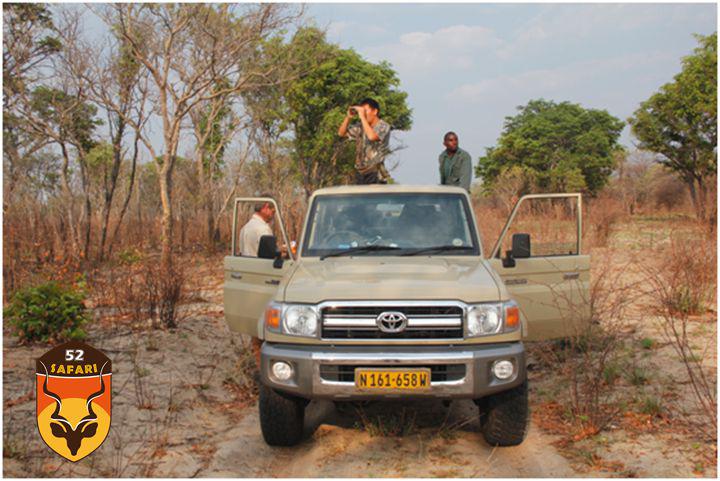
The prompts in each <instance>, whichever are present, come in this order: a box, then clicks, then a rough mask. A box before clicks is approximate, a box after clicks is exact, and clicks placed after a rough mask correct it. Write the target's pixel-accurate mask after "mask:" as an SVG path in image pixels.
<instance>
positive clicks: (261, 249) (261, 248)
mask: <svg viewBox="0 0 720 481" xmlns="http://www.w3.org/2000/svg"><path fill="white" fill-rule="evenodd" d="M257 255H258V257H259V258H261V259H275V258H276V257H277V241H276V240H275V236H274V235H264V236H262V237H260V244H259V245H258V252H257Z"/></svg>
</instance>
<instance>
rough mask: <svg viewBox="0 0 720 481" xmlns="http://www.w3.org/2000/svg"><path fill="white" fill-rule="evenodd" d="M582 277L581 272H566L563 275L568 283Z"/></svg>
mask: <svg viewBox="0 0 720 481" xmlns="http://www.w3.org/2000/svg"><path fill="white" fill-rule="evenodd" d="M579 277H580V273H579V272H566V273H565V274H563V279H564V280H566V281H569V280H572V279H578V278H579Z"/></svg>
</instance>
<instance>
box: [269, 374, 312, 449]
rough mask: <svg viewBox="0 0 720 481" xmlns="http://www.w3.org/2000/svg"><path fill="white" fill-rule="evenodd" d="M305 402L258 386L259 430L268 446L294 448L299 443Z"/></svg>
mask: <svg viewBox="0 0 720 481" xmlns="http://www.w3.org/2000/svg"><path fill="white" fill-rule="evenodd" d="M305 404H306V403H305V400H304V399H299V398H296V397H293V396H290V395H287V394H280V393H278V392H276V391H275V390H273V389H271V388H269V387H267V386H265V385H261V386H260V401H259V403H258V405H259V407H260V428H261V430H262V434H263V438H265V442H266V443H268V444H269V445H270V446H294V445H296V444H297V443H299V442H300V440H301V439H302V435H303V425H304V421H305Z"/></svg>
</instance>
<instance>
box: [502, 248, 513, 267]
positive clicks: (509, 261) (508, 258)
mask: <svg viewBox="0 0 720 481" xmlns="http://www.w3.org/2000/svg"><path fill="white" fill-rule="evenodd" d="M502 266H503V267H505V268H508V267H515V258H514V257H513V251H511V250H510V251H505V257H503V258H502Z"/></svg>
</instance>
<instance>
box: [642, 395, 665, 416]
mask: <svg viewBox="0 0 720 481" xmlns="http://www.w3.org/2000/svg"><path fill="white" fill-rule="evenodd" d="M640 412H641V413H643V414H649V415H651V416H659V415H660V413H661V412H662V401H661V400H660V398H658V397H655V396H646V397H645V398H643V400H642V403H641V405H640Z"/></svg>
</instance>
